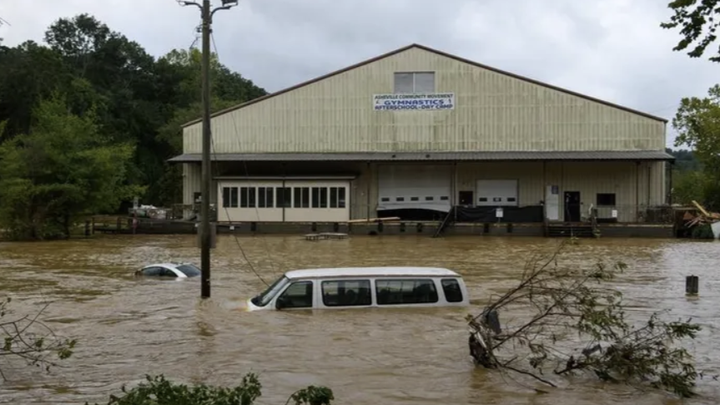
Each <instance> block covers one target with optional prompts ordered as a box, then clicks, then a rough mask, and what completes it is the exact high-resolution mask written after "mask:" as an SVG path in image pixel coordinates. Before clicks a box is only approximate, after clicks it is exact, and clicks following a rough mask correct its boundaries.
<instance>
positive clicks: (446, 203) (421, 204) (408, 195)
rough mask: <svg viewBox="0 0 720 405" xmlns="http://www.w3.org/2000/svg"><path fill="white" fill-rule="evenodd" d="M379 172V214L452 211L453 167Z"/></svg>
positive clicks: (398, 168)
mask: <svg viewBox="0 0 720 405" xmlns="http://www.w3.org/2000/svg"><path fill="white" fill-rule="evenodd" d="M378 169H379V173H378V183H379V184H378V188H379V190H378V210H394V209H407V208H414V209H427V210H435V211H442V212H448V211H449V210H450V194H451V191H452V168H451V167H450V166H444V165H435V166H431V165H406V166H380V167H379V168H378Z"/></svg>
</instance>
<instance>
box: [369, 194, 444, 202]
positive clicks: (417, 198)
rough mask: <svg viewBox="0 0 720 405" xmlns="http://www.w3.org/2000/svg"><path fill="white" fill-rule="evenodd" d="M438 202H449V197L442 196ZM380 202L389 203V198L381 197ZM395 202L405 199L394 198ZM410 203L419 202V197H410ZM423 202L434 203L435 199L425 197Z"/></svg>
mask: <svg viewBox="0 0 720 405" xmlns="http://www.w3.org/2000/svg"><path fill="white" fill-rule="evenodd" d="M438 200H440V201H448V200H450V197H448V196H445V195H444V196H441V197H440V198H439V199H438ZM380 201H382V202H390V197H382V198H381V199H380ZM395 201H397V202H402V201H405V197H395ZM410 201H420V197H410ZM425 201H435V197H433V196H427V197H425Z"/></svg>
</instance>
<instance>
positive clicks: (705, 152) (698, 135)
mask: <svg viewBox="0 0 720 405" xmlns="http://www.w3.org/2000/svg"><path fill="white" fill-rule="evenodd" d="M672 125H673V127H674V128H675V129H676V130H677V133H678V135H677V137H676V138H675V146H676V147H677V146H684V147H687V148H689V149H691V150H692V151H693V152H692V153H693V155H694V156H695V157H696V158H697V160H698V162H699V166H700V169H699V171H698V172H695V173H684V174H683V175H681V176H679V178H678V179H677V182H675V183H674V185H673V189H674V193H675V197H676V198H677V200H676V201H677V202H682V203H689V202H690V201H691V200H693V199H694V200H697V201H699V202H701V203H703V204H704V205H705V206H706V207H707V208H709V209H712V210H719V209H720V135H719V134H718V130H720V85H715V86H713V87H711V88H710V89H709V90H708V96H707V97H703V98H699V97H686V98H683V99H682V100H681V101H680V108H679V109H678V111H677V113H676V114H675V117H674V118H673V121H672Z"/></svg>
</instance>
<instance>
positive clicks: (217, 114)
mask: <svg viewBox="0 0 720 405" xmlns="http://www.w3.org/2000/svg"><path fill="white" fill-rule="evenodd" d="M412 48H417V49H422V50H424V51H427V52H432V53H434V54H436V55H440V56H443V57H446V58H450V59H454V60H456V61H458V62H462V63H467V64H469V65H472V66H475V67H478V68H481V69H485V70H489V71H491V72H495V73H499V74H501V75H504V76H508V77H512V78H514V79H517V80H522V81H524V82H528V83H532V84H535V85H537V86H542V87H545V88H548V89H552V90H555V91H559V92H562V93H565V94H570V95H572V96H575V97H580V98H583V99H585V100H588V101H592V102H595V103H598V104H603V105H606V106H608V107H613V108H617V109H619V110H623V111H627V112H629V113H632V114H636V115H640V116H642V117H645V118H650V119H652V120H656V121H661V122H664V123H667V122H668V120H667V119H665V118H662V117H658V116H656V115H651V114H648V113H645V112H642V111H638V110H634V109H632V108H628V107H624V106H621V105H619V104H614V103H611V102H609V101H605V100H601V99H599V98H595V97H591V96H588V95H585V94H581V93H577V92H574V91H572V90H568V89H564V88H561V87H557V86H553V85H551V84H548V83H544V82H541V81H538V80H535V79H530V78H528V77H525V76H520V75H517V74H515V73H510V72H508V71H505V70H501V69H497V68H494V67H492V66H487V65H483V64H481V63H477V62H474V61H471V60H469V59H465V58H461V57H459V56H456V55H452V54H449V53H446V52H443V51H439V50H437V49H433V48H430V47H427V46H424V45H420V44H410V45H407V46H404V47H402V48H399V49H396V50H394V51H390V52H387V53H384V54H382V55H379V56H376V57H374V58H370V59H367V60H364V61H362V62H359V63H356V64H354V65H351V66H348V67H345V68H343V69H340V70H336V71H334V72H330V73H327V74H325V75H322V76H319V77H316V78H314V79H311V80H308V81H306V82H302V83H300V84H296V85H294V86H291V87H288V88H285V89H282V90H278V91H276V92H274V93H270V94H267V95H264V96H262V97H258V98H256V99H253V100H250V101H246V102H244V103H242V104H238V105H235V106H232V107H229V108H226V109H224V110H220V111H217V112H215V113H213V114H212V115H211V117H217V116H219V115H223V114H226V113H228V112H231V111H235V110H239V109H241V108H244V107H247V106H249V105H252V104H255V103H259V102H261V101H264V100H267V99H269V98H272V97H276V96H279V95H281V94H284V93H288V92H290V91H293V90H296V89H299V88H301V87H305V86H308V85H311V84H313V83H316V82H319V81H322V80H325V79H328V78H330V77H333V76H336V75H339V74H341V73H345V72H348V71H350V70H353V69H357V68H359V67H362V66H365V65H369V64H371V63H373V62H377V61H379V60H381V59H385V58H388V57H390V56H393V55H397V54H399V53H402V52H405V51H407V50H410V49H412ZM201 121H202V118H198V119H195V120H192V121H189V122H186V123H185V124H183V125H182V127H187V126H190V125H193V124H196V123H198V122H201Z"/></svg>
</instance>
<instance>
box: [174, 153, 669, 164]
mask: <svg viewBox="0 0 720 405" xmlns="http://www.w3.org/2000/svg"><path fill="white" fill-rule="evenodd" d="M211 160H212V161H215V162H338V161H340V162H437V161H444V162H452V161H468V162H469V161H474V162H482V161H674V160H675V157H673V156H672V155H670V154H668V153H667V152H665V151H654V150H624V151H562V152H554V151H516V152H514V151H503V152H349V153H347V152H337V153H219V154H213V155H212V156H211ZM168 161H169V162H171V163H200V162H201V161H202V155H201V154H200V153H186V154H182V155H179V156H175V157H174V158H172V159H169V160H168Z"/></svg>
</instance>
